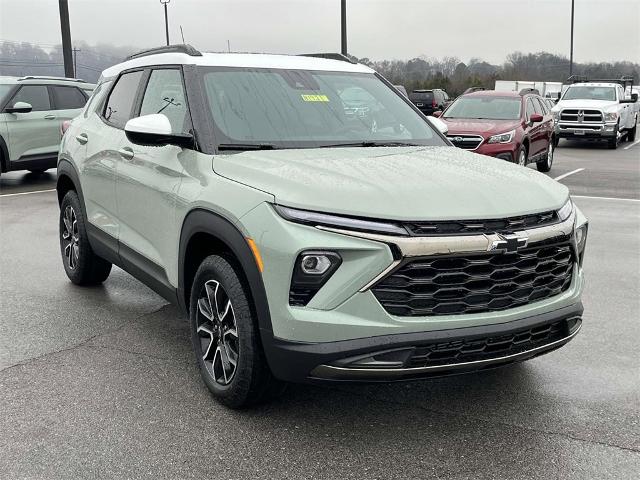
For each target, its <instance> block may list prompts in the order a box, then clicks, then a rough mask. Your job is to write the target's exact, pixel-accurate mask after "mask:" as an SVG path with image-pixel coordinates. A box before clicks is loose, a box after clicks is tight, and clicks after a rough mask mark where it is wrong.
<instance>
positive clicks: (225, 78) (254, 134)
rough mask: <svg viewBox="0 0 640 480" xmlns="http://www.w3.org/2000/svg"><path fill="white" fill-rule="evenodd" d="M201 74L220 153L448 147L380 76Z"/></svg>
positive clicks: (252, 71)
mask: <svg viewBox="0 0 640 480" xmlns="http://www.w3.org/2000/svg"><path fill="white" fill-rule="evenodd" d="M200 75H201V78H202V82H203V86H204V91H205V94H206V97H207V102H208V110H209V112H210V114H211V118H212V120H213V123H214V128H215V134H216V142H217V143H218V148H220V149H222V147H224V148H225V149H234V148H233V147H234V146H238V148H237V149H238V150H240V149H242V148H241V146H246V147H247V148H250V147H251V146H254V147H255V146H259V147H265V148H316V147H323V146H324V147H327V146H342V145H345V146H346V145H356V144H361V143H362V144H364V143H366V144H367V145H364V146H378V145H385V144H386V145H389V144H398V145H404V144H408V145H446V143H445V142H444V140H442V138H441V137H440V136H438V134H436V133H435V132H434V130H433V129H432V127H431V126H430V125H429V124H428V123H427V122H426V121H425V120H424V119H423V118H422V117H421V116H420V115H419V114H418V113H417V112H416V111H414V110H413V108H412V107H411V106H410V105H408V104H407V103H406V101H404V100H403V97H401V96H400V95H399V94H398V92H397V91H396V90H394V89H392V88H390V87H388V86H387V85H386V84H385V83H384V82H382V81H381V80H380V79H379V78H378V77H376V76H375V75H374V74H369V73H352V72H326V71H304V70H284V69H262V68H235V67H209V68H203V69H202V71H201V73H200Z"/></svg>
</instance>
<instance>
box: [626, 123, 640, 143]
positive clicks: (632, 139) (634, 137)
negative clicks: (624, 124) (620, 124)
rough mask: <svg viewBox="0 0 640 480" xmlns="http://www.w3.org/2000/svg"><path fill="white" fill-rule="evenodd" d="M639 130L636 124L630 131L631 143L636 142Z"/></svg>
mask: <svg viewBox="0 0 640 480" xmlns="http://www.w3.org/2000/svg"><path fill="white" fill-rule="evenodd" d="M637 128H638V125H637V124H634V126H633V128H632V129H630V130H629V132H628V133H627V140H628V141H630V142H635V140H636V129H637Z"/></svg>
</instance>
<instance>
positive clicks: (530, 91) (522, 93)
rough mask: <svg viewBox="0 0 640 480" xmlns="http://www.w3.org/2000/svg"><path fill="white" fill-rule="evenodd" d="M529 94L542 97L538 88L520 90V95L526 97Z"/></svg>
mask: <svg viewBox="0 0 640 480" xmlns="http://www.w3.org/2000/svg"><path fill="white" fill-rule="evenodd" d="M528 93H533V94H534V95H540V91H539V90H538V89H537V88H523V89H522V90H520V92H519V94H520V95H526V94H528Z"/></svg>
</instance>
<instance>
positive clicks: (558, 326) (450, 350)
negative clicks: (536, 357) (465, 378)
mask: <svg viewBox="0 0 640 480" xmlns="http://www.w3.org/2000/svg"><path fill="white" fill-rule="evenodd" d="M574 324H575V322H574ZM567 336H569V325H568V324H567V321H566V320H561V321H558V322H555V323H550V324H547V325H539V326H536V327H533V328H528V329H522V330H519V331H516V332H512V333H508V334H504V335H498V336H494V337H482V338H475V339H463V340H456V341H453V342H444V343H434V344H431V345H425V346H418V347H416V348H415V350H414V351H413V353H412V354H411V356H410V357H409V359H408V360H407V363H406V364H405V367H407V368H412V367H431V366H437V365H454V364H457V363H465V362H476V361H481V360H491V359H494V358H500V357H507V356H509V355H517V354H518V353H522V352H526V351H529V350H533V349H535V348H537V347H541V346H544V345H548V344H550V343H553V342H556V341H558V340H562V339H564V338H567Z"/></svg>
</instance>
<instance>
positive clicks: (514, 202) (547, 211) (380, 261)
mask: <svg viewBox="0 0 640 480" xmlns="http://www.w3.org/2000/svg"><path fill="white" fill-rule="evenodd" d="M355 97H357V98H358V99H359V100H358V105H357V108H356V107H354V102H353V101H352V100H353V98H355ZM433 125H435V123H433V124H432V123H431V121H430V120H428V119H427V118H426V117H424V116H423V115H422V114H421V113H420V111H419V110H417V109H416V107H415V106H413V105H412V104H411V102H410V101H409V100H408V99H407V98H406V97H404V96H403V95H401V94H400V93H399V92H398V90H396V89H395V88H394V87H393V86H392V85H391V84H389V83H388V82H387V81H386V80H385V79H384V78H382V77H381V76H379V75H378V74H376V73H375V72H374V71H372V70H371V69H369V68H368V67H366V66H364V65H360V64H356V63H351V62H350V61H349V60H348V59H346V58H345V57H341V56H337V55H330V54H328V55H308V56H286V55H253V54H208V53H205V54H202V53H200V52H198V51H197V50H195V49H193V47H190V46H185V45H178V46H170V47H163V48H160V49H155V50H152V51H147V52H142V53H140V54H137V55H134V56H133V57H130V59H128V60H127V61H125V62H124V63H122V64H120V65H116V66H114V67H112V68H109V69H108V70H106V71H105V72H103V75H102V77H101V79H100V81H99V84H98V86H97V88H96V90H95V92H94V94H93V96H92V98H91V100H90V101H89V103H88V105H87V107H86V108H85V110H84V111H83V113H82V114H81V115H79V116H78V117H77V118H76V119H74V120H73V121H72V122H71V125H70V126H69V128H68V129H67V130H66V133H65V135H64V137H63V139H62V144H61V149H60V157H59V162H58V184H57V190H58V198H59V201H60V207H61V208H60V224H59V225H60V249H61V253H62V260H63V265H64V269H65V271H66V273H67V275H68V276H69V278H70V279H71V281H72V282H74V283H76V284H78V285H90V284H96V283H99V282H103V281H105V280H106V279H107V277H108V275H109V272H110V269H111V266H112V264H115V265H118V266H120V267H121V268H123V269H124V270H126V271H127V272H129V273H131V274H132V275H134V276H135V277H136V278H138V279H140V280H141V281H142V282H144V283H145V284H146V285H148V286H149V287H151V288H152V289H154V290H155V291H156V292H158V293H159V294H161V295H162V296H164V297H165V298H166V299H167V300H169V301H171V302H173V303H175V304H177V305H179V306H180V308H181V309H182V310H183V311H184V312H185V313H186V315H188V317H189V319H190V328H191V334H192V341H193V348H194V350H195V355H196V359H197V362H198V366H199V369H200V371H201V375H202V378H203V380H204V383H205V384H206V385H207V387H208V388H209V389H210V390H211V392H212V393H213V394H214V396H215V397H217V398H218V399H219V400H220V401H221V402H223V403H224V404H226V405H228V406H231V407H234V408H237V407H242V406H246V405H249V404H252V403H255V402H257V401H260V400H264V399H265V398H268V397H269V396H271V395H273V394H274V393H277V392H279V391H280V389H281V386H282V385H283V384H284V382H289V381H293V382H342V381H356V382H377V381H395V380H409V379H420V378H427V377H432V376H440V375H448V374H454V373H460V372H469V371H477V370H482V369H486V368H490V367H495V366H499V365H505V364H509V363H513V362H517V361H522V360H526V359H529V358H532V357H535V356H537V355H540V354H542V353H546V352H549V351H551V350H553V349H556V348H558V347H560V346H562V345H564V344H565V343H567V342H568V341H569V340H571V339H572V338H573V337H574V336H575V335H576V334H577V333H578V331H579V329H580V326H581V315H582V304H581V300H580V295H581V292H582V287H583V270H582V262H583V256H584V249H585V242H586V235H587V221H586V219H585V218H584V216H583V215H582V213H581V212H580V210H578V208H577V207H576V206H575V205H574V204H573V203H572V201H571V199H570V198H569V194H568V191H567V188H566V187H564V186H563V185H560V184H559V183H556V182H555V181H553V180H552V179H550V178H549V177H547V176H545V175H543V174H541V173H538V172H535V171H533V170H531V169H526V168H521V167H518V166H517V165H511V164H507V163H504V162H502V161H500V160H495V159H492V158H488V157H485V156H480V155H476V154H473V153H471V152H467V151H464V150H461V149H457V148H455V147H453V146H452V145H451V144H450V143H449V142H448V141H447V139H446V137H445V136H444V135H443V134H442V133H441V132H440V131H438V130H437V129H436V128H434V127H433Z"/></svg>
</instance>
